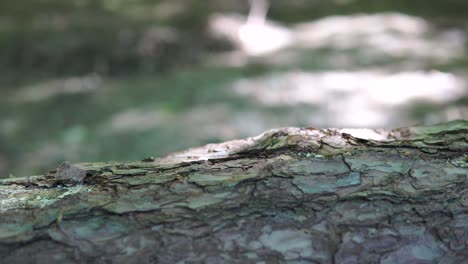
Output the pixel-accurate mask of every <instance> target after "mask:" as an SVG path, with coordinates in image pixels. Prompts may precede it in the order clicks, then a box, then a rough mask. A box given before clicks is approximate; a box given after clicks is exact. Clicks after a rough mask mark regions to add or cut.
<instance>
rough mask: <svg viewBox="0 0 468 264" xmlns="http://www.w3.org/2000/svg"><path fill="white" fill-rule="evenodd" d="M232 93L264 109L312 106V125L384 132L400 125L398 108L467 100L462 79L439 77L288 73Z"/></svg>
mask: <svg viewBox="0 0 468 264" xmlns="http://www.w3.org/2000/svg"><path fill="white" fill-rule="evenodd" d="M233 89H234V91H235V93H237V94H238V95H241V96H244V97H249V98H252V99H254V100H255V101H256V102H258V103H261V104H263V105H266V106H294V105H301V104H302V105H310V106H315V107H317V108H318V109H320V110H318V111H319V113H317V114H315V115H314V116H311V119H310V123H314V124H317V123H321V122H323V123H325V124H348V125H351V126H355V127H358V126H359V127H366V126H367V127H376V126H385V125H386V124H388V123H389V122H390V121H391V120H392V118H398V119H400V120H401V119H404V117H402V116H400V115H401V112H399V111H403V110H402V109H403V108H400V107H409V106H410V105H411V104H412V103H414V102H415V101H425V102H431V103H434V104H444V103H450V102H452V101H454V100H457V99H458V98H460V97H462V96H466V94H467V87H466V81H465V80H464V79H463V78H461V77H459V76H456V75H454V74H451V73H443V72H438V71H430V72H418V71H415V72H402V73H389V72H384V71H377V70H373V71H356V72H346V71H342V72H340V71H331V72H321V73H306V72H290V73H286V74H274V75H269V76H265V77H261V78H256V79H244V80H240V81H237V82H236V83H234V84H233ZM451 115H452V116H460V115H463V114H462V113H461V114H460V113H456V114H451ZM320 120H322V121H320ZM323 120H325V121H323Z"/></svg>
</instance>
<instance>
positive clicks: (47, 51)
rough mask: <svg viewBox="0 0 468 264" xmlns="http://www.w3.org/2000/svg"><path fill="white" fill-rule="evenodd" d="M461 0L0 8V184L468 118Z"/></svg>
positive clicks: (104, 2) (35, 1)
mask: <svg viewBox="0 0 468 264" xmlns="http://www.w3.org/2000/svg"><path fill="white" fill-rule="evenodd" d="M467 33H468V1H466V0H445V1H425V0H411V1H407V0H394V1H384V0H333V1H319V0H288V1H284V0H271V1H269V3H268V2H266V1H263V0H253V1H251V2H249V1H247V0H244V1H232V0H203V1H200V0H159V1H157V0H152V1H149V0H133V1H128V0H67V1H64V0H31V1H25V0H18V1H0V178H2V177H3V178H5V177H18V176H26V175H32V174H37V173H42V172H45V171H47V170H49V169H51V168H54V167H56V166H57V165H58V164H59V163H61V162H62V161H64V160H68V161H70V162H85V161H107V160H139V159H142V158H145V157H148V156H159V155H163V154H165V153H169V152H173V151H177V150H181V149H185V148H188V147H191V146H198V145H201V144H206V143H211V142H220V141H226V140H230V139H235V138H243V137H247V136H254V135H257V134H259V133H261V132H263V131H264V130H267V129H270V128H275V127H284V126H306V127H310V126H312V127H370V128H375V127H384V128H385V127H399V126H406V125H415V124H431V123H437V122H442V121H447V120H454V119H462V118H467V116H468V104H467V102H468V99H467V84H468V80H467V79H468V58H467V47H468V46H467Z"/></svg>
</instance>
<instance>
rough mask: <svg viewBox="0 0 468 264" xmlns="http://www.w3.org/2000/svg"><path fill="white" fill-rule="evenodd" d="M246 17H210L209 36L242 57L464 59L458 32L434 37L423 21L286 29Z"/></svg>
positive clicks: (396, 17)
mask: <svg viewBox="0 0 468 264" xmlns="http://www.w3.org/2000/svg"><path fill="white" fill-rule="evenodd" d="M254 2H255V1H254ZM257 9H260V8H257ZM252 13H255V8H251V14H249V16H248V17H245V16H242V15H239V14H217V15H214V16H213V17H212V18H211V19H210V21H209V30H210V32H212V33H213V34H214V35H215V36H217V37H220V38H224V39H226V40H228V41H230V42H231V43H232V44H233V46H234V47H235V48H237V50H241V51H243V54H246V55H248V56H262V55H266V54H268V55H271V54H273V55H275V54H276V52H278V51H280V50H283V49H285V48H306V49H323V48H327V49H330V48H332V49H339V50H343V49H345V50H346V49H366V50H367V52H371V51H372V52H380V53H382V54H384V55H388V56H393V57H400V58H402V57H405V58H406V57H410V58H419V59H431V60H437V61H440V62H446V61H448V60H450V59H456V58H462V57H464V56H465V55H466V51H465V43H466V39H465V35H464V33H463V32H462V31H460V30H450V31H436V30H435V29H434V28H432V27H431V25H430V24H429V23H428V22H427V21H426V20H424V19H422V18H419V17H414V16H409V15H405V14H400V13H381V14H373V15H366V14H358V15H349V16H330V17H325V18H322V19H319V20H315V21H308V22H304V23H300V24H296V25H293V26H291V27H286V26H282V25H279V24H278V23H276V22H273V21H270V20H267V19H266V10H263V12H260V11H258V15H257V16H255V15H253V14H252ZM252 17H254V19H252ZM241 55H242V54H238V56H241ZM229 59H230V60H232V61H239V59H237V60H236V59H233V58H229Z"/></svg>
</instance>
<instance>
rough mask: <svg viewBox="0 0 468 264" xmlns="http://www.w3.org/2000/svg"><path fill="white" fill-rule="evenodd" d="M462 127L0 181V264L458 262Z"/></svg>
mask: <svg viewBox="0 0 468 264" xmlns="http://www.w3.org/2000/svg"><path fill="white" fill-rule="evenodd" d="M467 131H468V121H455V122H450V123H446V124H442V125H437V126H430V127H413V128H403V129H397V130H391V131H385V130H355V131H344V130H337V129H323V130H318V129H314V128H302V129H300V128H285V129H277V130H272V131H269V132H266V133H264V134H262V135H260V136H258V137H255V138H249V139H245V140H236V141H230V142H225V143H222V144H213V145H207V146H204V147H201V148H194V149H189V150H187V151H184V152H181V153H176V154H172V155H168V156H166V157H163V158H159V159H151V158H150V159H145V160H143V161H138V162H123V163H122V162H121V163H119V162H106V163H81V164H75V165H71V164H67V163H65V164H62V165H61V166H60V167H59V168H58V169H57V170H54V171H51V172H49V173H47V174H45V175H40V176H32V177H26V178H13V179H5V180H0V262H1V263H262V262H263V263H468V188H467V187H468V178H467V175H468V156H467V154H466V153H467V149H468V143H467V141H468V138H467Z"/></svg>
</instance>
